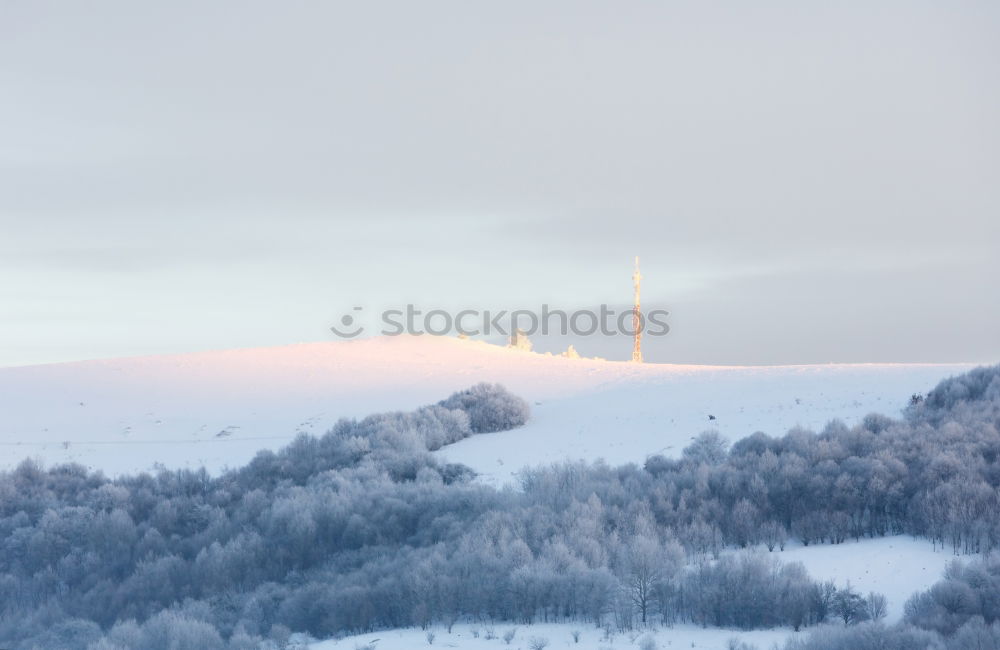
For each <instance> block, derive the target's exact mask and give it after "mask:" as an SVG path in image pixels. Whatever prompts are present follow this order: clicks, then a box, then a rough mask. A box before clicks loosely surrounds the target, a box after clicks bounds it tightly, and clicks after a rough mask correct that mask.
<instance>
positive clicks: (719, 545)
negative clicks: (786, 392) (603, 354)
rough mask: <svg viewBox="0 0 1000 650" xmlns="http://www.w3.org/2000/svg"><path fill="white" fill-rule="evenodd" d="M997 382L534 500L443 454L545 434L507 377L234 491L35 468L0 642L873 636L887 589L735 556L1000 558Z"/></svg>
mask: <svg viewBox="0 0 1000 650" xmlns="http://www.w3.org/2000/svg"><path fill="white" fill-rule="evenodd" d="M998 377H1000V368H991V369H985V370H981V371H976V372H974V373H970V374H969V375H966V376H963V377H959V378H956V379H953V380H949V381H947V382H944V383H942V384H941V385H940V386H939V387H938V388H936V389H935V390H934V391H932V392H931V393H930V394H929V395H928V396H927V398H925V399H923V400H914V405H913V406H912V407H911V408H910V409H909V410H908V411H907V414H906V417H905V418H904V419H902V420H892V419H889V418H885V417H881V416H870V417H868V418H866V419H865V420H864V422H862V423H861V424H859V425H858V426H855V427H851V428H848V427H846V426H844V425H843V424H840V423H836V422H835V423H832V424H831V425H829V426H828V427H827V428H826V429H825V430H824V431H823V432H821V433H820V434H813V433H809V432H806V431H801V430H797V431H792V432H790V433H788V434H786V435H785V436H782V437H780V438H771V437H768V436H766V435H764V434H754V435H753V436H751V437H750V438H747V439H745V440H742V441H739V442H737V443H736V444H735V445H733V447H732V449H728V448H727V445H726V444H725V441H723V440H721V439H720V438H719V437H718V435H716V434H712V433H708V434H703V435H701V436H699V437H698V438H697V439H696V440H695V441H694V443H693V444H692V445H691V446H690V447H688V448H687V449H685V450H684V452H683V455H682V457H681V458H679V459H677V460H670V459H666V458H662V457H654V458H651V459H649V461H648V462H647V463H646V464H645V466H644V467H638V466H634V465H626V466H623V467H618V468H611V467H608V466H606V465H604V464H602V463H596V464H590V465H588V464H584V463H570V464H563V465H559V466H555V467H549V468H542V469H535V470H530V471H527V472H525V473H524V474H523V475H522V485H521V488H522V489H521V490H519V491H515V490H503V491H497V490H494V489H491V488H489V487H486V486H483V485H481V484H479V483H476V482H474V481H472V480H471V478H472V475H471V472H470V471H469V470H468V469H467V468H464V467H460V466H455V465H448V464H444V463H442V462H441V461H439V460H438V459H437V457H436V456H434V455H433V454H431V453H430V450H432V449H435V448H438V447H439V446H441V445H444V444H448V443H449V442H453V441H455V440H459V439H461V438H463V437H466V436H468V435H472V434H475V433H477V432H488V431H496V430H502V429H506V428H510V427H513V426H518V425H519V424H522V423H523V422H524V421H525V420H526V419H527V415H528V410H527V406H526V405H525V404H524V402H523V401H521V400H519V399H517V398H515V397H513V396H511V395H509V394H508V393H506V391H504V390H503V389H502V388H500V387H498V386H479V387H476V388H474V389H471V390H470V391H466V392H463V393H461V394H458V395H456V396H453V397H452V398H449V399H448V400H445V401H444V402H442V403H439V404H437V405H434V406H431V407H426V408H423V409H419V410H417V411H415V412H412V413H393V414H384V415H378V416H372V417H369V418H365V419H363V420H360V421H353V420H351V421H344V422H341V423H339V424H338V425H337V426H335V427H334V428H333V429H332V430H331V431H330V432H328V433H327V434H326V435H324V436H321V437H319V438H314V437H309V436H302V437H300V438H299V439H297V440H296V441H295V443H293V444H292V445H290V446H289V447H287V448H285V449H283V450H281V451H279V452H276V453H275V452H262V453H261V454H259V455H258V456H257V457H256V458H255V459H254V460H253V461H252V462H251V463H250V464H248V465H247V466H246V467H244V468H242V469H239V470H236V471H232V472H229V473H227V474H224V475H222V476H219V477H214V478H213V477H211V476H209V475H208V474H207V473H205V472H203V471H199V472H192V471H173V472H168V471H164V472H160V473H159V474H157V475H155V476H154V475H149V474H141V475H138V476H131V477H123V478H120V479H116V480H109V479H107V478H105V477H103V476H102V475H100V474H96V473H89V472H87V471H86V470H85V469H83V468H81V467H79V466H60V467H54V468H51V469H42V468H40V467H38V466H37V465H34V464H32V463H30V462H27V463H23V464H22V465H21V466H20V467H18V468H17V469H16V470H15V471H13V472H9V473H5V474H2V475H0V495H2V498H0V543H2V546H3V549H2V551H3V552H2V553H0V640H3V641H4V642H5V643H6V644H7V645H9V646H11V647H16V648H18V649H19V650H20V649H27V648H33V647H39V648H45V649H46V650H51V649H60V648H65V649H67V650H70V649H72V650H87V649H88V648H89V649H90V650H110V649H111V648H117V649H129V648H143V649H144V650H160V649H161V648H162V649H167V648H170V649H171V650H183V649H184V648H199V649H207V650H216V649H218V650H222V649H223V648H230V649H233V650H235V649H237V648H239V649H241V650H242V649H244V648H267V647H281V645H282V643H284V641H285V640H287V638H288V634H289V633H290V632H291V631H296V632H308V633H311V634H313V635H315V636H317V637H330V636H335V635H338V634H342V633H346V632H357V631H369V630H374V629H377V628H389V627H403V626H410V625H421V626H427V625H431V624H446V625H447V624H451V623H454V622H456V621H458V620H481V621H497V622H499V621H512V622H525V623H529V622H534V621H561V620H577V621H589V622H591V623H598V624H602V625H612V626H615V627H618V628H622V629H627V628H629V627H632V626H635V625H641V624H642V623H643V622H650V621H651V620H652V621H658V622H665V623H670V622H677V621H689V622H694V623H698V624H702V625H726V626H733V627H739V628H754V627H773V626H777V625H788V626H791V627H799V626H805V625H813V624H818V623H823V622H827V621H831V620H839V621H840V624H841V625H843V624H845V623H847V624H861V625H862V626H863V627H862V628H859V629H869V628H870V625H869V624H866V623H864V621H866V620H871V619H875V620H877V619H878V618H879V617H880V616H881V615H882V614H884V609H885V603H884V599H881V598H880V597H879V596H878V595H871V594H869V595H867V596H866V595H862V594H856V593H853V592H851V591H850V590H840V591H838V590H836V589H834V588H833V587H832V586H831V585H829V584H825V585H824V584H818V583H816V582H814V581H812V580H811V579H810V578H809V577H808V576H807V575H806V574H805V572H804V571H803V570H802V568H801V566H798V565H785V566H781V565H779V564H776V563H774V562H772V561H771V560H770V559H769V558H771V557H773V556H769V555H767V554H766V552H765V553H764V555H760V554H759V553H754V552H750V551H748V552H746V553H745V554H741V555H737V556H732V555H731V554H721V551H722V549H723V548H725V547H727V546H735V547H750V546H756V545H762V547H763V548H765V549H767V548H770V549H774V550H777V549H780V548H781V547H782V546H783V544H784V543H785V541H786V540H787V539H789V538H790V537H793V536H796V537H800V538H801V539H802V540H803V541H804V542H807V543H815V542H819V541H833V542H837V541H842V540H844V539H847V538H848V537H861V536H876V535H883V534H887V533H895V532H910V533H915V534H922V535H927V536H929V537H931V538H932V539H935V540H937V541H939V542H942V543H944V542H947V543H948V544H949V545H950V547H952V548H955V549H957V550H960V551H962V550H969V551H985V550H988V549H991V548H993V547H994V546H995V545H996V541H997V539H998V531H1000V529H998V517H997V516H996V512H997V510H996V505H997V504H996V488H997V485H998V483H1000V464H998V463H1000V454H998V453H997V452H998V451H1000V435H998V433H997V427H998V425H1000V419H998V412H1000V379H998ZM970 495H978V496H976V498H972V496H970ZM851 629H853V628H851Z"/></svg>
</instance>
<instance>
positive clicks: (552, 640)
mask: <svg viewBox="0 0 1000 650" xmlns="http://www.w3.org/2000/svg"><path fill="white" fill-rule="evenodd" d="M490 627H492V629H493V631H494V634H495V635H496V638H494V639H487V638H485V637H486V630H487V629H488V628H490ZM511 629H513V630H515V636H514V638H513V639H512V640H511V642H510V645H508V644H507V643H505V642H504V640H503V638H502V637H503V634H504V632H507V631H508V630H511ZM430 631H431V632H432V633H433V634H434V643H433V644H428V643H427V631H425V630H420V629H412V628H409V629H403V630H388V631H384V632H375V633H372V634H362V635H358V636H352V637H347V638H344V639H339V640H335V641H323V642H321V643H314V644H312V645H311V646H309V648H310V650H358V649H361V648H364V649H365V650H367V648H368V645H367V644H369V643H372V642H374V643H373V645H372V646H371V647H372V648H373V649H374V650H419V649H420V648H427V649H428V650H433V648H455V649H456V650H530V649H531V647H532V646H531V641H532V640H533V639H544V640H547V641H548V642H549V643H548V646H546V650H556V649H557V648H574V649H578V650H603V649H604V648H611V649H616V648H620V649H622V650H625V649H627V648H636V649H639V648H640V647H641V646H640V644H641V642H642V641H643V639H644V638H646V637H648V636H649V637H652V638H653V639H654V640H655V641H656V644H657V645H656V647H657V648H660V650H665V649H668V648H669V649H672V648H678V649H679V648H704V649H712V650H725V648H726V645H727V643H728V641H729V640H730V639H740V640H742V641H745V642H747V643H751V644H753V645H755V646H757V648H759V650H770V648H771V647H772V646H774V645H775V644H778V647H780V646H781V645H782V644H783V643H784V641H785V639H787V638H788V636H789V635H790V634H792V632H791V631H790V630H784V629H779V630H755V631H750V632H746V631H739V630H720V629H703V628H700V627H695V626H690V625H678V626H675V627H673V628H658V629H651V630H649V631H642V632H640V631H636V632H635V633H625V634H615V635H614V636H613V637H612V638H610V639H607V638H605V635H604V630H599V629H596V628H594V627H593V626H588V625H585V624H538V625H493V626H489V625H456V626H454V627H453V628H452V631H451V634H449V633H448V630H447V629H446V628H439V627H435V628H431V630H430ZM473 631H477V632H478V634H479V636H478V638H477V637H475V636H474V634H473ZM574 632H579V634H580V640H579V642H576V641H574V639H573V633H574Z"/></svg>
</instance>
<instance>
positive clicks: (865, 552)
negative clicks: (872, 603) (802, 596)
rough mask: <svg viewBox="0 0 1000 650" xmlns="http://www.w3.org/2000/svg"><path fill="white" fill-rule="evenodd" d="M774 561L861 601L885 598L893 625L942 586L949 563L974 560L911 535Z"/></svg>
mask: <svg viewBox="0 0 1000 650" xmlns="http://www.w3.org/2000/svg"><path fill="white" fill-rule="evenodd" d="M775 556H776V557H777V558H778V559H780V560H781V561H782V562H801V563H802V564H803V565H804V566H805V567H806V570H807V571H808V572H809V575H811V576H812V577H813V578H815V579H817V580H833V581H834V582H835V583H836V584H837V587H845V586H847V584H848V583H850V584H851V587H853V588H854V589H856V590H857V591H859V592H860V593H861V594H863V595H866V594H868V592H870V591H877V592H879V593H881V594H883V595H885V597H886V598H888V599H889V609H888V616H887V620H888V621H889V622H895V621H898V620H899V619H901V618H902V617H903V606H904V605H905V604H906V599H907V598H909V597H910V596H912V595H913V594H914V593H916V592H918V591H923V590H925V589H928V588H930V586H931V585H933V584H934V583H935V582H937V581H938V580H940V579H941V578H942V576H943V574H944V570H945V567H946V566H947V565H948V563H949V562H951V561H952V560H955V559H964V560H966V561H967V560H969V559H970V558H969V557H964V558H963V557H956V556H955V555H953V554H952V553H951V552H949V551H947V550H942V549H941V548H940V547H938V548H937V549H935V548H934V545H933V544H931V542H929V541H927V540H924V539H916V538H914V537H909V536H907V535H896V536H893V537H882V538H879V539H862V540H861V541H859V542H855V541H850V542H844V543H843V544H822V545H813V546H798V547H795V548H787V549H785V550H784V551H783V552H780V553H779V552H777V551H775Z"/></svg>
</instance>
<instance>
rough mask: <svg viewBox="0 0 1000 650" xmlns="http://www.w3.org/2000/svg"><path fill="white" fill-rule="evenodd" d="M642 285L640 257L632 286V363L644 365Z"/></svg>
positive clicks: (637, 260)
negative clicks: (641, 306)
mask: <svg viewBox="0 0 1000 650" xmlns="http://www.w3.org/2000/svg"><path fill="white" fill-rule="evenodd" d="M641 284H642V274H641V273H639V257H638V256H636V258H635V273H633V274H632V286H633V287H635V305H634V306H633V307H632V332H633V336H634V337H635V338H634V342H633V344H632V361H633V362H634V363H642V325H641V323H642V314H641V312H640V311H639V286H640V285H641Z"/></svg>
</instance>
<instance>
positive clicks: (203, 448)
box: [0, 336, 970, 484]
mask: <svg viewBox="0 0 1000 650" xmlns="http://www.w3.org/2000/svg"><path fill="white" fill-rule="evenodd" d="M969 367H970V366H968V365H960V364H956V365H917V364H914V365H909V364H863V365H822V366H776V367H724V366H691V365H671V364H643V365H637V364H631V363H625V362H612V361H600V360H589V359H567V358H562V357H556V356H549V355H542V354H534V353H530V352H523V351H519V350H511V349H506V348H503V347H499V346H494V345H489V344H486V343H482V342H477V341H463V340H458V339H454V338H436V337H428V336H423V337H381V338H372V339H363V340H356V341H343V342H330V343H308V344H299V345H290V346H282V347H274V348H259V349H244V350H227V351H218V352H204V353H193V354H181V355H164V356H149V357H133V358H125V359H110V360H97V361H84V362H76V363H64V364H52V365H42V366H26V367H19V368H2V369H0V413H2V417H0V466H2V467H12V466H14V465H16V464H17V463H19V462H20V461H21V460H23V459H24V458H25V457H35V458H38V459H40V460H42V461H43V462H45V463H59V462H69V461H73V462H79V463H82V464H84V465H86V466H88V467H91V468H95V469H101V470H104V471H105V472H108V473H110V474H118V473H122V472H130V471H136V470H147V469H150V468H152V467H153V461H154V460H155V461H157V462H159V463H162V464H163V465H165V466H166V467H170V468H175V467H200V466H205V467H206V468H208V469H209V470H210V471H219V470H221V469H223V468H224V467H227V466H228V467H234V466H238V465H240V464H242V463H244V462H246V461H248V460H249V459H250V458H252V457H253V454H254V453H256V452H257V451H258V450H259V449H262V448H277V447H280V446H282V445H284V444H286V443H287V442H288V441H289V440H290V439H292V438H293V437H294V436H295V435H297V434H298V433H300V432H306V433H312V434H319V433H322V432H324V431H325V430H326V429H327V428H328V427H329V426H330V425H332V424H333V423H334V422H335V421H336V420H337V419H339V418H340V417H362V416H365V415H368V414H370V413H374V412H379V411H386V410H397V409H400V410H406V409H412V408H415V407H417V406H420V405H423V404H427V403H432V402H436V401H438V400H440V399H443V398H444V397H446V396H447V395H449V394H450V393H451V392H453V391H455V390H459V389H462V388H466V387H468V386H470V385H472V384H474V383H477V382H480V381H489V382H499V383H502V384H504V385H505V386H506V387H507V388H509V389H510V390H511V391H512V392H514V393H515V394H518V395H520V396H522V397H524V398H525V399H528V400H529V401H530V402H531V403H532V405H533V409H534V413H533V418H532V421H531V422H530V423H529V424H528V425H527V426H526V427H523V428H521V429H518V430H516V431H510V432H505V433H500V434H491V435H488V436H477V437H475V438H472V439H469V440H466V441H463V442H461V443H459V444H457V445H454V446H452V447H450V448H448V449H446V450H442V452H440V453H442V454H444V456H445V457H447V458H448V459H450V460H453V461H456V462H463V463H466V464H468V465H470V466H472V467H473V468H474V469H476V470H477V471H479V472H480V473H481V474H482V475H483V477H484V479H485V480H488V481H491V482H494V483H497V484H502V483H507V482H510V481H511V480H512V477H513V475H514V473H515V472H516V471H517V470H518V469H520V468H521V467H523V466H527V465H535V464H537V463H541V462H546V463H547V462H553V461H558V460H561V459H585V460H596V459H598V458H603V459H605V460H607V461H608V462H609V463H613V464H615V463H623V462H642V461H643V460H644V459H645V457H646V456H648V455H649V454H653V453H666V454H672V453H676V452H678V451H679V449H680V448H682V447H683V446H684V445H685V444H686V442H687V441H688V440H689V439H690V437H691V436H693V435H696V434H697V433H699V432H700V431H702V430H704V429H706V428H715V429H718V430H719V431H721V432H722V433H723V434H724V435H726V436H728V437H730V438H731V439H737V438H740V437H743V436H746V435H749V434H750V433H753V432H754V431H757V430H763V431H766V432H769V433H774V434H778V433H782V432H784V431H785V430H787V429H788V428H790V427H793V426H797V425H800V426H805V427H813V428H818V427H822V426H823V425H824V424H825V423H826V422H827V421H828V420H830V419H832V418H835V417H839V418H843V419H845V420H847V421H848V422H851V421H854V420H856V419H857V418H860V417H862V416H864V415H865V414H867V413H869V412H871V411H880V412H884V413H887V414H890V415H891V414H895V413H897V412H898V410H899V408H900V406H901V405H903V404H904V403H905V402H906V399H907V398H908V397H909V396H910V395H911V394H912V393H913V392H919V391H926V390H928V389H930V388H931V387H933V386H934V384H936V383H937V382H938V381H939V380H940V379H943V378H945V377H947V376H950V375H953V374H956V373H960V372H963V371H965V370H967V369H968V368H969ZM710 415H711V416H714V417H715V419H714V420H709V416H710Z"/></svg>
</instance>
